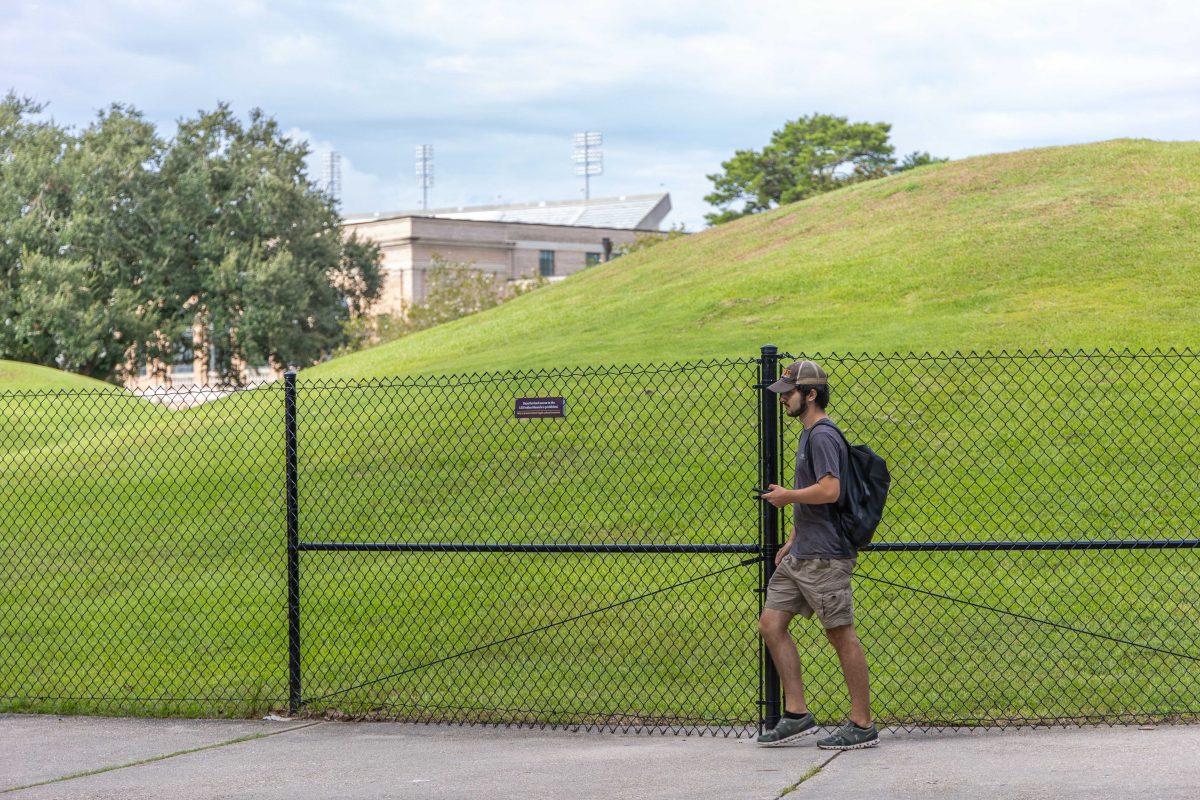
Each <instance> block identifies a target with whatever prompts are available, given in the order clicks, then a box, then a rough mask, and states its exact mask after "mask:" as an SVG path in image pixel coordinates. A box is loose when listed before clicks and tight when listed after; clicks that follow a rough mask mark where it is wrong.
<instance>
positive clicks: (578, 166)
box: [571, 131, 604, 200]
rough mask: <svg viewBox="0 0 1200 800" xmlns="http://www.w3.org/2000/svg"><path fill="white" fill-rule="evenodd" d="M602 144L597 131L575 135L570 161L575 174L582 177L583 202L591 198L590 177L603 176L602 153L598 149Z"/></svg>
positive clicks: (601, 138) (601, 137)
mask: <svg viewBox="0 0 1200 800" xmlns="http://www.w3.org/2000/svg"><path fill="white" fill-rule="evenodd" d="M602 144H604V134H603V133H601V132H599V131H584V132H583V133H577V134H575V138H574V145H575V148H574V152H573V153H572V154H571V160H572V161H574V162H575V174H576V175H582V176H583V199H584V200H590V199H591V198H592V176H593V175H603V174H604V151H603V150H599V149H598V148H599V147H600V145H602Z"/></svg>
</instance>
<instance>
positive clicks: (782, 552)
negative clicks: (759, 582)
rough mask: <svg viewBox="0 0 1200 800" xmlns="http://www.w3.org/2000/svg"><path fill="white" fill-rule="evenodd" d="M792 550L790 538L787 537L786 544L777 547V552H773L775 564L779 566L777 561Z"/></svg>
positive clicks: (781, 559)
mask: <svg viewBox="0 0 1200 800" xmlns="http://www.w3.org/2000/svg"><path fill="white" fill-rule="evenodd" d="M790 552H792V540H791V539H788V540H787V544H785V545H784V546H783V547H781V548H779V552H778V553H776V554H775V566H777V567H778V566H779V562H780V561H783V559H785V558H787V554H788V553H790Z"/></svg>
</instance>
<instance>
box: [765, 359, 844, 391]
mask: <svg viewBox="0 0 1200 800" xmlns="http://www.w3.org/2000/svg"><path fill="white" fill-rule="evenodd" d="M828 384H829V377H828V376H827V375H826V374H825V370H823V369H821V367H820V366H819V365H818V364H817V362H815V361H794V362H792V363H791V364H788V365H787V367H786V368H785V369H784V370H783V375H781V376H780V377H779V380H777V381H775V382H774V383H772V384H771V385H770V386H768V387H767V388H768V389H770V390H771V391H772V392H775V393H776V394H784V393H786V392H790V391H791V390H792V389H795V388H796V387H797V386H827V385H828Z"/></svg>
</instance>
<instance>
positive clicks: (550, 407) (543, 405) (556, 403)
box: [517, 397, 567, 419]
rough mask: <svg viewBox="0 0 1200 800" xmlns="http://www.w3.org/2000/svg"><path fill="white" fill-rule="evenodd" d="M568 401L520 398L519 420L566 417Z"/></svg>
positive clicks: (555, 398) (518, 399) (561, 399)
mask: <svg viewBox="0 0 1200 800" xmlns="http://www.w3.org/2000/svg"><path fill="white" fill-rule="evenodd" d="M566 415H567V401H566V399H565V398H562V397H518V398H517V419H539V418H542V417H565V416H566Z"/></svg>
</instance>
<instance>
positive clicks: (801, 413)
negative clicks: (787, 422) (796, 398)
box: [787, 397, 808, 418]
mask: <svg viewBox="0 0 1200 800" xmlns="http://www.w3.org/2000/svg"><path fill="white" fill-rule="evenodd" d="M805 411H808V398H807V397H801V398H800V408H799V410H797V411H792V406H791V404H790V403H789V404H788V407H787V415H788V416H789V417H793V418H795V417H803V416H804V412H805Z"/></svg>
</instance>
